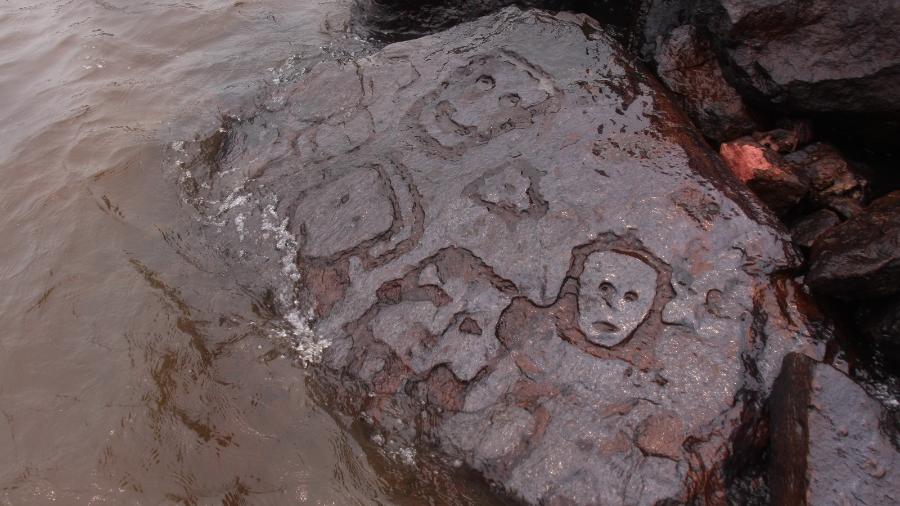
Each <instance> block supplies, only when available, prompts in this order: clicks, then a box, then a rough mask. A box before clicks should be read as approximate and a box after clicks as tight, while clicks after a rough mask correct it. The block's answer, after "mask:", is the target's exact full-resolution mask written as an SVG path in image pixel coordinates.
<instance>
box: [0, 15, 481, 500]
mask: <svg viewBox="0 0 900 506" xmlns="http://www.w3.org/2000/svg"><path fill="white" fill-rule="evenodd" d="M349 11H350V9H349V8H348V6H347V5H346V4H345V3H342V1H340V0H339V1H328V2H326V1H320V0H299V1H296V0H295V1H291V0H257V1H252V2H250V1H248V2H242V1H237V2H235V1H230V0H229V1H221V0H195V1H177V0H174V1H151V0H142V1H134V0H93V1H90V0H68V1H62V0H48V1H35V0H6V1H4V2H2V3H0V175H2V177H3V181H4V184H3V185H2V187H0V237H2V241H0V322H2V330H0V414H2V416H0V504H45V503H48V502H50V501H55V502H56V503H59V504H95V503H116V504H169V503H184V504H243V503H248V504H285V503H297V502H299V503H308V504H340V505H345V504H392V503H402V504H421V503H423V502H426V498H428V499H427V502H432V503H444V502H451V503H452V502H457V501H460V500H462V501H463V502H471V501H470V500H467V499H460V498H456V499H453V498H441V497H440V496H436V495H435V494H439V493H440V491H439V490H436V489H434V488H429V485H427V483H428V480H422V479H420V477H416V470H415V469H411V468H408V466H407V467H404V466H405V465H404V464H402V463H399V464H398V463H395V462H393V461H392V460H391V459H390V458H387V459H384V458H382V457H381V456H380V455H379V454H378V452H377V451H376V450H373V448H372V447H371V445H367V444H366V443H365V438H363V437H354V435H353V431H354V430H356V429H355V427H356V424H353V423H350V422H349V421H347V420H341V419H338V418H334V417H333V416H332V415H331V414H329V413H326V412H325V411H323V409H322V408H321V407H320V405H319V404H318V403H316V402H315V400H314V399H315V392H313V391H311V390H310V387H308V386H307V385H306V382H305V381H304V375H305V370H304V369H303V368H302V367H300V366H299V365H298V361H297V357H296V356H295V355H293V354H292V350H291V345H292V342H291V341H290V339H287V340H284V339H280V338H279V336H280V337H281V338H283V337H284V333H283V332H282V333H281V334H279V332H278V331H277V328H278V325H277V324H276V323H277V322H273V320H277V319H278V318H277V315H275V314H273V313H272V312H271V311H268V310H267V309H266V301H265V300H262V299H261V298H260V297H262V295H261V294H259V293H255V292H253V291H252V290H248V289H247V288H246V287H245V286H242V285H241V284H240V283H236V282H235V279H233V278H232V277H231V276H229V275H228V272H227V270H225V271H223V270H222V269H214V268H210V267H209V266H210V265H215V264H216V259H214V258H201V257H198V256H192V255H200V256H202V255H203V253H202V251H203V250H202V249H198V248H196V247H193V246H191V247H185V244H190V243H192V242H193V241H194V240H195V239H196V240H199V239H200V238H193V237H190V236H185V233H187V232H186V231H190V230H191V227H190V226H189V224H190V223H192V220H195V219H196V216H195V214H196V213H195V210H194V209H193V208H192V207H191V206H189V205H187V203H186V202H185V201H184V199H183V195H182V193H180V191H179V190H178V188H177V185H176V179H175V178H174V177H173V174H174V172H173V170H174V169H173V167H172V165H171V162H172V153H173V148H172V146H176V148H177V146H178V140H179V139H193V138H196V137H197V136H199V135H204V134H207V133H208V132H214V131H215V128H216V127H217V126H218V125H219V124H220V121H221V116H222V114H223V113H224V112H226V111H230V110H232V109H234V108H237V107H238V106H239V105H240V104H243V103H246V102H247V101H248V100H250V99H252V97H254V96H256V95H258V94H259V93H260V90H263V89H265V88H266V87H267V86H271V85H272V84H273V83H274V82H276V81H278V80H283V79H290V78H292V77H293V76H295V75H297V74H298V73H299V72H300V69H301V68H302V65H304V64H305V62H308V61H313V60H316V59H319V58H326V59H327V58H330V57H332V55H331V54H330V52H334V51H335V50H334V48H335V47H338V46H341V47H343V45H349V46H353V47H358V46H359V45H360V43H359V42H358V41H355V40H353V37H352V36H350V35H348V34H347V33H345V31H344V30H345V27H346V26H347V23H348V19H349V14H348V13H349ZM323 46H324V47H325V48H326V49H322V47H323ZM174 152H175V153H176V155H177V149H175V150H174ZM186 224H187V225H186ZM198 252H199V253H198ZM288 323H289V322H288ZM361 441H362V443H360V442H361Z"/></svg>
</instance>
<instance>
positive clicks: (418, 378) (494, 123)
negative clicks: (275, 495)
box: [186, 9, 808, 504]
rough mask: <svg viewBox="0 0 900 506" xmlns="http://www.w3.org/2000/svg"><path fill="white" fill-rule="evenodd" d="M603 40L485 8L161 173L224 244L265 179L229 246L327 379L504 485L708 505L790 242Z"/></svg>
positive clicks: (801, 339) (794, 343) (401, 428)
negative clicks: (276, 243)
mask: <svg viewBox="0 0 900 506" xmlns="http://www.w3.org/2000/svg"><path fill="white" fill-rule="evenodd" d="M626 54H627V53H626V52H625V51H623V50H622V49H621V48H620V47H619V46H618V45H617V43H616V42H614V41H613V39H611V38H610V37H608V36H606V35H605V34H604V33H603V31H602V30H601V29H600V28H599V27H598V26H596V25H595V24H594V22H593V21H592V20H591V19H589V18H586V17H581V16H573V15H562V14H561V15H551V14H548V13H545V12H541V11H529V12H522V11H519V10H517V9H507V10H503V11H501V12H499V13H497V14H495V15H492V16H489V17H485V18H482V19H480V20H478V21H476V22H473V23H470V24H464V25H460V26H458V27H455V28H453V29H451V30H449V31H447V32H443V33H439V34H436V35H432V36H428V37H424V38H421V39H417V40H413V41H408V42H403V43H398V44H394V45H390V46H387V47H385V48H384V49H383V50H382V51H381V52H379V53H377V54H374V55H372V56H370V57H366V58H361V59H359V60H357V61H353V62H350V63H346V64H339V63H326V64H321V65H318V66H316V67H314V68H313V69H312V70H311V71H310V72H308V73H307V74H306V75H305V77H304V78H303V79H302V80H301V81H299V82H298V83H296V84H294V85H292V86H289V87H287V88H284V89H279V90H276V92H275V94H274V95H273V98H272V99H271V100H267V101H266V102H265V104H264V106H265V107H264V109H263V110H260V111H256V112H255V113H253V114H248V115H244V116H242V119H241V120H240V121H238V122H236V123H235V124H233V125H231V127H230V129H229V130H228V133H227V140H226V141H224V142H223V146H224V147H223V148H222V149H220V150H219V153H218V154H216V155H214V156H208V157H207V161H206V162H204V164H199V165H197V166H196V168H193V169H191V174H190V175H189V177H188V176H186V178H187V179H190V180H191V181H193V183H192V188H194V191H197V192H201V193H202V192H207V193H206V194H207V198H206V201H208V202H213V201H215V202H221V201H223V200H224V202H225V204H220V205H219V207H217V208H216V209H217V213H219V214H217V215H216V216H217V219H218V220H220V221H218V222H217V223H222V224H223V225H222V226H221V228H220V229H217V230H218V232H217V234H216V236H215V240H217V241H222V242H224V243H226V245H227V250H228V251H237V252H241V253H240V255H243V256H240V255H238V256H239V257H240V258H246V259H247V261H248V262H251V261H255V260H254V258H257V257H255V256H254V254H255V253H254V251H257V252H258V246H257V245H256V243H254V242H253V240H252V239H250V238H248V237H243V236H242V235H241V234H240V231H241V230H247V228H248V227H250V223H251V220H252V219H254V217H253V216H250V215H248V216H245V217H242V218H241V219H240V220H238V219H237V217H233V216H232V215H231V214H229V213H233V212H235V210H234V209H232V207H230V206H231V204H230V203H233V202H234V199H235V198H237V197H230V196H232V195H240V196H241V197H240V198H243V196H244V195H248V197H247V198H248V199H258V200H259V201H261V202H270V201H268V200H265V198H264V197H263V196H262V195H270V194H274V195H275V197H276V198H275V199H274V200H273V201H271V202H272V203H271V204H269V205H268V206H267V207H265V213H267V214H265V216H270V215H271V216H277V218H271V219H269V218H267V219H269V221H264V222H263V230H266V231H268V230H271V231H272V232H271V233H272V234H276V236H277V234H280V233H284V234H287V236H288V237H289V238H293V239H285V242H284V243H283V244H282V247H283V248H284V250H283V251H287V254H283V253H282V254H281V255H280V256H279V257H274V258H273V257H272V256H271V255H270V256H266V257H265V258H266V259H267V260H266V261H263V260H259V261H258V263H257V264H254V265H259V268H260V269H266V268H269V267H267V266H270V265H272V264H277V265H282V264H279V261H280V260H279V259H281V260H284V259H285V258H286V259H288V261H289V263H290V265H287V266H286V267H285V269H287V270H288V271H289V272H290V273H291V274H292V275H293V276H295V278H294V279H296V281H297V282H296V285H295V288H296V291H295V292H293V294H292V295H293V296H294V298H295V300H296V301H298V302H297V303H298V304H299V305H300V306H301V307H300V309H299V310H298V313H297V314H300V315H306V316H305V317H306V319H305V320H303V322H301V323H302V324H298V325H297V326H298V327H301V328H303V329H307V328H308V330H309V332H310V333H311V334H314V335H315V338H316V339H318V340H319V341H318V342H319V343H321V344H322V347H324V345H325V344H328V345H329V346H328V347H327V348H326V349H325V350H324V353H323V354H322V357H321V358H322V363H321V366H320V367H318V368H317V370H316V375H315V377H316V378H317V380H318V384H319V385H320V386H323V388H328V389H329V391H331V392H333V393H334V395H331V396H328V397H329V399H331V400H333V401H335V402H336V403H337V404H339V405H340V406H342V409H345V410H347V411H350V412H351V413H354V414H358V413H365V418H366V419H367V420H368V421H370V422H371V423H372V430H373V431H377V432H378V433H379V436H381V435H382V434H384V435H385V436H387V437H378V438H377V439H378V441H385V444H386V445H389V444H394V443H392V441H393V442H400V443H402V444H406V445H412V446H413V447H415V448H418V449H420V450H422V451H419V452H418V453H417V455H418V457H417V458H419V459H422V458H425V457H426V456H427V455H430V454H431V453H432V452H431V451H424V450H425V449H431V450H433V452H434V453H435V454H437V455H438V456H440V458H439V460H441V461H443V460H442V459H446V462H447V465H454V464H455V465H461V466H464V467H469V468H471V469H474V470H475V471H477V472H478V473H479V474H480V475H482V476H484V477H485V478H486V479H488V480H490V481H492V482H494V483H496V484H497V485H498V486H499V487H501V488H502V489H504V490H505V491H506V492H508V493H509V494H511V495H513V496H515V497H517V498H518V499H519V500H521V501H523V502H525V503H527V504H659V503H662V502H669V501H696V502H718V501H721V500H723V497H724V495H723V494H725V493H726V489H727V487H728V481H727V478H728V476H730V474H728V473H725V472H723V471H724V468H725V466H726V464H728V463H729V462H730V460H729V459H730V456H731V455H732V453H733V451H734V448H735V446H736V445H738V444H739V443H740V439H741V438H742V437H744V436H742V434H744V433H745V432H746V427H747V426H748V424H750V425H752V421H753V420H758V419H759V417H760V412H761V411H760V404H761V401H762V399H764V398H765V396H767V394H768V391H769V389H770V387H771V385H772V383H773V381H774V378H775V376H776V375H777V374H778V370H779V366H780V364H781V359H782V357H783V355H784V354H785V353H787V352H789V351H791V350H793V349H796V348H797V347H799V346H802V345H804V343H806V340H807V338H808V330H807V325H806V323H805V321H806V320H805V318H804V316H803V315H802V314H799V313H798V312H797V310H796V308H797V307H799V306H798V305H797V304H795V303H794V302H793V298H794V297H795V296H796V294H797V290H796V289H795V287H794V286H793V285H792V284H791V283H790V282H789V281H787V280H786V278H782V277H780V276H779V275H778V273H779V272H781V271H784V270H788V269H791V268H793V267H795V266H796V265H797V264H798V261H799V258H798V255H797V254H796V252H795V251H794V249H793V246H791V244H790V238H789V237H788V236H787V234H786V233H785V232H784V231H783V230H782V229H780V228H778V226H777V225H776V224H775V223H776V222H775V219H774V218H773V217H772V216H771V215H770V214H769V213H768V211H767V210H765V209H764V207H763V206H762V205H761V204H760V203H759V202H758V201H757V200H755V197H754V196H753V195H752V194H750V193H749V192H748V191H747V190H746V189H745V187H744V186H743V185H742V184H740V182H739V181H737V179H736V178H734V176H733V175H732V174H731V173H730V172H729V171H728V170H727V169H726V168H724V167H723V166H722V165H721V163H720V162H719V160H718V158H717V156H716V154H715V153H714V152H712V151H711V150H710V149H709V148H708V147H707V145H706V143H705V142H704V141H703V139H702V136H700V135H699V134H698V133H697V132H696V131H695V130H693V129H692V127H691V126H690V123H689V122H688V121H687V119H686V118H685V117H684V116H683V115H682V113H680V112H679V111H678V109H677V108H676V107H675V106H673V104H672V102H671V101H670V99H669V98H668V97H667V95H666V93H665V92H664V91H662V88H661V87H660V85H659V84H658V83H656V82H655V81H653V80H652V78H650V77H648V76H647V75H646V74H645V73H644V72H641V71H640V70H639V69H638V68H635V67H633V66H632V65H631V64H630V63H629V61H628V59H627V57H626ZM210 160H212V162H210ZM210 164H212V165H213V166H214V167H216V170H215V171H210V170H207V169H208V167H207V166H208V165H210ZM203 167H207V168H203ZM211 172H212V173H214V174H215V175H213V176H208V175H207V174H209V173H211ZM208 177H212V178H214V183H213V182H210V181H208V180H206V179H204V178H208ZM235 192H237V193H235ZM229 198H231V199H232V200H228V199H229ZM229 202H230V203H229ZM235 209H237V208H235ZM233 221H234V222H235V223H237V222H239V223H240V227H237V226H235V227H230V225H229V224H230V223H232V222H233ZM238 229H240V230H238ZM267 233H268V232H267ZM291 241H293V242H291ZM285 245H288V246H285ZM257 256H258V254H257ZM267 262H268V263H267ZM297 314H295V313H292V315H294V316H293V318H294V320H297ZM292 321H293V320H292ZM304 325H305V326H304ZM306 349H307V350H309V348H306ZM400 443H397V444H400ZM404 455H406V456H409V455H410V453H409V452H406V453H405V454H404ZM406 460H410V459H406Z"/></svg>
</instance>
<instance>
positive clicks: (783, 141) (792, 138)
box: [753, 120, 812, 154]
mask: <svg viewBox="0 0 900 506" xmlns="http://www.w3.org/2000/svg"><path fill="white" fill-rule="evenodd" d="M753 140H755V141H756V142H758V143H760V144H762V145H763V146H765V147H767V148H769V149H771V150H773V151H777V152H778V153H781V154H786V153H790V152H792V151H796V150H797V148H798V147H800V146H803V145H804V144H808V143H809V142H810V141H812V127H811V126H810V124H809V122H807V121H798V120H794V121H791V122H790V123H789V125H787V126H786V128H776V129H775V130H769V131H768V132H755V133H754V134H753Z"/></svg>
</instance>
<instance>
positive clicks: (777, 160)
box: [719, 137, 808, 214]
mask: <svg viewBox="0 0 900 506" xmlns="http://www.w3.org/2000/svg"><path fill="white" fill-rule="evenodd" d="M719 154H720V155H721V156H722V159H723V160H724V161H725V164H726V165H727V166H728V167H729V168H730V169H731V171H732V172H733V173H734V175H736V176H737V177H738V179H740V180H741V181H743V182H744V183H745V184H746V185H747V186H748V187H749V188H750V189H751V190H753V192H754V193H755V194H756V195H757V196H758V197H759V198H760V200H762V201H763V202H765V203H766V205H768V206H769V207H770V208H771V209H772V210H773V211H775V212H776V213H778V214H785V213H786V212H787V211H789V210H790V209H791V208H792V207H793V206H794V205H795V204H797V202H799V201H800V199H802V198H803V197H804V196H805V195H806V192H807V187H808V185H807V184H806V183H805V180H804V179H801V178H800V177H798V176H797V174H796V173H795V170H794V167H793V166H791V165H790V164H788V163H786V162H785V161H784V160H783V159H782V158H781V156H780V155H779V154H778V153H776V152H775V151H773V150H771V149H769V148H767V147H765V146H763V145H761V144H759V143H758V142H756V141H754V140H752V139H750V138H749V137H747V138H743V139H738V140H736V141H732V142H725V143H723V144H722V145H721V146H719Z"/></svg>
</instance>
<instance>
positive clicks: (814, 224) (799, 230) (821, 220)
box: [790, 209, 841, 248]
mask: <svg viewBox="0 0 900 506" xmlns="http://www.w3.org/2000/svg"><path fill="white" fill-rule="evenodd" d="M840 222H841V219H840V217H838V215H837V214H835V212H834V211H830V210H828V209H819V210H818V211H815V212H813V213H811V214H807V215H806V216H803V217H801V218H799V219H797V220H795V221H794V222H793V223H792V224H791V227H790V229H791V238H793V240H794V244H796V245H797V246H802V247H804V248H809V247H811V246H812V245H813V243H814V242H815V241H816V239H818V238H819V236H821V235H822V234H824V233H825V232H827V231H828V230H830V229H831V227H833V226H835V225H837V224H838V223H840Z"/></svg>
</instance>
